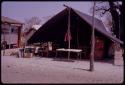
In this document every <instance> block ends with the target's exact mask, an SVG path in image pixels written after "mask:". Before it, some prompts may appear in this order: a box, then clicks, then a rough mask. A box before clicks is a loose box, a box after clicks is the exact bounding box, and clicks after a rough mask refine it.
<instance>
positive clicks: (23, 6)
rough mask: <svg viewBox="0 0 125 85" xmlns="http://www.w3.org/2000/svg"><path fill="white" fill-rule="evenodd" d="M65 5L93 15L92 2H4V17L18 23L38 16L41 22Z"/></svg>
mask: <svg viewBox="0 0 125 85" xmlns="http://www.w3.org/2000/svg"><path fill="white" fill-rule="evenodd" d="M63 4H65V5H68V6H70V7H72V8H74V9H77V10H79V11H81V12H83V13H86V14H89V15H92V14H91V13H90V8H91V7H92V6H93V2H92V1H68V2H66V1H46V2H45V1H29V2H26V1H24V2H23V1H4V2H2V9H1V11H2V13H1V14H2V16H6V17H9V18H12V19H16V20H18V21H21V22H24V21H25V19H29V18H31V17H34V16H37V17H39V18H40V19H41V20H44V17H47V16H54V15H55V14H57V13H59V12H60V11H62V10H63V9H65V7H64V6H63Z"/></svg>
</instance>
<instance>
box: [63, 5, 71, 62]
mask: <svg viewBox="0 0 125 85" xmlns="http://www.w3.org/2000/svg"><path fill="white" fill-rule="evenodd" d="M63 6H65V7H67V9H68V30H67V33H66V36H68V49H70V40H71V32H70V10H71V8H70V7H68V6H66V5H65V4H64V5H63ZM69 59H70V51H68V60H69Z"/></svg>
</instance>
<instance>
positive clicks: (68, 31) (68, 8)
mask: <svg viewBox="0 0 125 85" xmlns="http://www.w3.org/2000/svg"><path fill="white" fill-rule="evenodd" d="M68 11H69V16H68V49H70V38H71V36H70V8H68ZM69 59H70V51H68V60H69Z"/></svg>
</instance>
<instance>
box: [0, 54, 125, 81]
mask: <svg viewBox="0 0 125 85" xmlns="http://www.w3.org/2000/svg"><path fill="white" fill-rule="evenodd" d="M1 61H2V62H1V80H2V83H122V82H123V74H124V73H123V69H124V68H123V65H121V66H114V65H113V64H111V63H104V62H95V64H94V66H95V70H94V72H90V71H88V70H89V65H90V64H89V61H78V60H77V61H74V62H66V61H55V60H53V59H52V58H40V57H33V58H16V57H15V56H2V57H1Z"/></svg>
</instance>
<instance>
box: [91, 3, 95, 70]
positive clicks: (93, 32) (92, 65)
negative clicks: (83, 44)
mask: <svg viewBox="0 0 125 85" xmlns="http://www.w3.org/2000/svg"><path fill="white" fill-rule="evenodd" d="M94 14H95V1H94V6H93V17H92V35H91V53H90V71H94V48H95V30H94V28H95V27H94V26H95V21H94Z"/></svg>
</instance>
